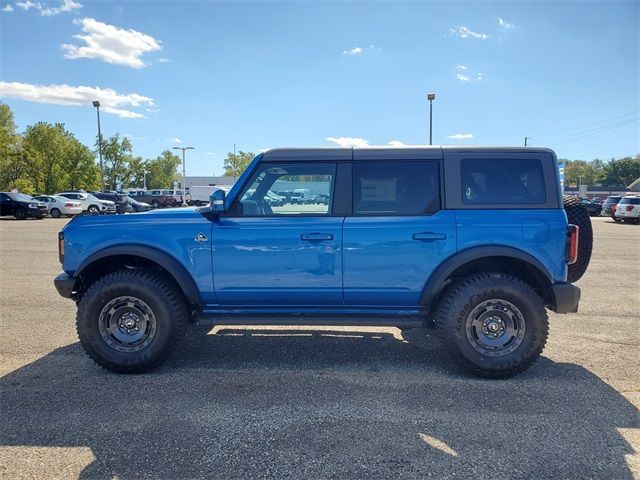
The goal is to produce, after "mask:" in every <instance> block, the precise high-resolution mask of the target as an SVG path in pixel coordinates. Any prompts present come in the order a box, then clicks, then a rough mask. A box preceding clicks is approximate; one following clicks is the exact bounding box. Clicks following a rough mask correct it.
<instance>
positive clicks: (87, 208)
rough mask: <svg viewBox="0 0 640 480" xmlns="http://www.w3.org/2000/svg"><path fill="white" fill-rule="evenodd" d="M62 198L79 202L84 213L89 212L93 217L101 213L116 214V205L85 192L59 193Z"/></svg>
mask: <svg viewBox="0 0 640 480" xmlns="http://www.w3.org/2000/svg"><path fill="white" fill-rule="evenodd" d="M56 195H59V196H61V197H65V198H68V199H70V200H77V201H78V202H80V204H81V205H82V211H83V212H89V213H91V214H93V215H97V214H99V213H116V204H115V203H113V202H111V201H109V200H100V199H99V198H96V197H94V196H93V195H91V194H90V193H83V192H62V193H57V194H56Z"/></svg>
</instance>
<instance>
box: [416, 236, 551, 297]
mask: <svg viewBox="0 0 640 480" xmlns="http://www.w3.org/2000/svg"><path fill="white" fill-rule="evenodd" d="M487 257H508V258H514V259H516V260H522V261H524V262H526V263H528V264H529V265H531V267H532V268H535V269H536V270H538V271H539V272H540V273H541V274H542V275H543V276H544V278H546V279H547V280H548V281H549V286H551V285H552V284H553V277H552V276H551V274H550V273H549V271H548V270H547V269H546V268H545V266H544V265H542V263H540V261H539V260H537V259H536V258H535V257H533V256H531V255H529V254H528V253H526V252H523V251H522V250H518V249H517V248H513V247H507V246H503V245H489V246H483V247H472V248H469V249H467V250H462V251H460V252H458V253H455V254H454V255H452V256H450V257H449V258H447V259H446V260H445V261H444V262H442V263H441V264H440V265H439V266H438V268H436V270H435V271H434V272H433V274H432V275H431V277H430V278H429V280H428V281H427V283H426V284H425V286H424V289H423V290H422V295H421V296H420V305H423V306H426V307H429V305H430V304H431V303H432V302H433V301H434V300H435V299H436V298H437V296H438V295H439V293H440V292H441V290H442V288H443V287H444V283H445V281H446V280H447V278H448V277H449V276H450V275H451V274H452V273H453V272H454V271H456V270H457V269H458V268H460V267H461V266H463V265H464V264H466V263H469V262H472V261H474V260H478V259H481V258H487Z"/></svg>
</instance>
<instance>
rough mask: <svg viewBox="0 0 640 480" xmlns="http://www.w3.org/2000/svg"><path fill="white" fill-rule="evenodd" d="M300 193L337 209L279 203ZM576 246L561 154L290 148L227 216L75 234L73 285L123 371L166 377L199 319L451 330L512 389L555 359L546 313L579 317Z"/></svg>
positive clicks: (468, 359)
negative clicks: (286, 194) (164, 364)
mask: <svg viewBox="0 0 640 480" xmlns="http://www.w3.org/2000/svg"><path fill="white" fill-rule="evenodd" d="M294 190H305V191H306V190H308V191H309V197H310V198H316V199H322V200H316V201H312V202H307V203H304V204H302V203H298V202H295V203H289V202H282V204H278V205H277V206H276V205H274V204H273V203H272V202H270V201H268V200H269V198H270V197H273V195H274V193H275V194H277V192H278V191H294ZM574 231H576V232H575V235H572V234H571V232H572V229H571V228H570V226H569V225H568V221H567V214H566V213H565V209H564V207H563V199H562V196H561V193H560V188H559V182H558V175H557V165H556V157H555V154H554V153H553V152H552V151H551V150H548V149H536V148H527V149H519V148H454V147H424V148H374V147H372V148H326V149H318V148H314V149H275V150H269V151H267V152H265V153H263V154H260V155H258V156H257V157H256V158H255V159H254V160H253V162H252V163H251V164H250V165H249V166H248V167H247V169H246V171H245V172H244V173H243V175H242V176H241V177H240V178H239V179H238V181H237V182H236V183H235V185H234V186H233V188H232V189H231V191H230V192H229V194H228V195H225V193H224V191H223V190H218V191H215V192H214V193H213V194H212V198H211V202H210V206H209V207H203V208H200V209H166V210H159V211H153V212H146V213H140V214H132V215H124V216H118V217H94V216H86V217H81V218H77V219H75V220H73V221H72V222H70V223H69V224H68V225H67V226H66V227H65V228H64V229H63V230H62V232H60V242H59V243H60V251H61V254H60V257H61V262H62V267H63V270H64V272H65V273H63V274H62V275H60V276H59V277H58V278H57V279H56V281H55V284H56V287H57V288H58V291H59V292H60V294H61V295H63V296H65V297H70V298H73V299H75V300H76V301H77V302H78V308H79V310H78V332H79V335H80V339H81V342H82V344H83V346H84V347H85V349H86V350H87V352H88V353H89V355H90V356H91V357H92V358H93V359H94V360H95V361H96V362H97V363H99V364H100V365H102V366H104V367H106V368H109V369H111V370H115V371H123V372H129V371H142V370H146V369H148V368H150V367H152V366H155V365H156V364H158V363H159V362H160V361H161V360H162V359H164V357H165V356H166V355H167V354H168V352H169V351H170V350H171V349H172V348H173V345H174V344H175V343H177V341H178V340H179V337H181V336H182V334H183V332H184V328H185V327H184V324H185V323H186V322H188V321H189V320H190V319H198V320H199V321H205V320H207V321H211V322H213V323H222V324H229V323H242V324H258V323H263V324H312V325H313V324H323V325H327V324H328V325H349V324H351V325H353V324H357V325H363V324H365V325H370V324H375V325H395V326H422V325H428V324H431V323H433V322H434V321H435V325H436V328H437V330H438V335H439V337H440V340H441V341H442V343H443V344H444V345H445V346H446V347H447V350H448V351H449V352H450V354H451V355H452V356H453V358H454V359H455V360H456V361H458V362H459V363H460V364H461V365H462V366H464V367H466V368H467V369H469V370H471V371H472V372H474V373H478V374H481V375H485V376H492V377H498V376H508V375H512V374H514V373H517V372H519V371H521V370H523V369H525V368H526V367H528V366H529V365H530V364H531V362H532V361H533V360H535V357H536V356H537V355H539V353H540V352H541V351H542V347H543V346H544V341H545V340H546V336H547V330H548V322H547V320H546V318H547V317H546V312H545V307H546V308H548V309H551V310H553V311H556V312H558V313H566V312H575V311H577V306H578V301H579V297H580V291H579V289H578V288H577V287H575V286H573V285H572V284H570V283H567V271H568V263H571V262H572V261H573V260H571V259H569V257H570V256H571V250H573V251H574V253H575V251H577V229H574ZM572 242H573V243H572ZM574 260H575V259H574ZM143 287H144V288H143ZM105 292H110V293H105ZM465 295H470V296H471V302H469V301H467V302H466V303H467V304H468V305H462V304H459V303H460V302H459V301H460V300H461V296H465ZM474 295H475V296H476V297H477V301H476V300H474ZM112 297H113V298H112ZM474 302H475V303H474ZM487 302H488V303H487ZM462 303H465V302H462ZM167 305H169V306H170V308H169V307H167ZM163 316H165V317H167V318H161V317H163ZM460 336H463V337H464V339H463V340H464V341H458V340H459V339H458V340H456V338H457V337H460Z"/></svg>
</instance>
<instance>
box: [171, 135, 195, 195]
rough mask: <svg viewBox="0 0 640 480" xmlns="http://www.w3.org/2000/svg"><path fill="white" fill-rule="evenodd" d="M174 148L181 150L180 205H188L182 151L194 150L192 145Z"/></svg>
mask: <svg viewBox="0 0 640 480" xmlns="http://www.w3.org/2000/svg"><path fill="white" fill-rule="evenodd" d="M173 149H174V150H182V206H183V207H188V206H189V205H188V204H187V189H186V186H185V184H184V176H185V168H186V167H185V157H184V152H185V151H187V150H195V149H194V148H193V147H173Z"/></svg>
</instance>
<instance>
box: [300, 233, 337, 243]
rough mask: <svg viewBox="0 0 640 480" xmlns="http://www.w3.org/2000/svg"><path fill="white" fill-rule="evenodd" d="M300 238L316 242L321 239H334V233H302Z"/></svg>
mask: <svg viewBox="0 0 640 480" xmlns="http://www.w3.org/2000/svg"><path fill="white" fill-rule="evenodd" d="M300 240H306V241H307V242H314V241H316V242H317V241H320V240H333V234H331V233H303V234H302V235H300Z"/></svg>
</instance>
